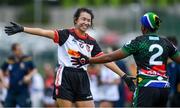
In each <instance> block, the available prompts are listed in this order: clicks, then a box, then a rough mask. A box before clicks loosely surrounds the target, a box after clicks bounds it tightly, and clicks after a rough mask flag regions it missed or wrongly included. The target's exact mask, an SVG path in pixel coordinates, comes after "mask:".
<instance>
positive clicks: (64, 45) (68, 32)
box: [5, 8, 133, 107]
mask: <svg viewBox="0 0 180 108" xmlns="http://www.w3.org/2000/svg"><path fill="white" fill-rule="evenodd" d="M73 18H74V28H71V29H62V30H45V29H41V28H29V27H23V26H21V25H18V24H16V23H13V22H11V24H12V26H7V27H5V32H6V33H7V34H8V35H13V34H15V33H18V32H26V33H30V34H35V35H34V36H36V35H38V36H42V37H46V38H50V39H52V40H54V43H56V44H57V45H58V63H59V68H58V70H57V72H56V79H55V84H54V94H53V97H54V99H56V101H57V103H58V105H59V107H72V103H73V102H75V104H76V106H78V107H94V102H93V97H92V94H91V91H90V83H89V78H88V74H87V72H86V71H87V66H82V67H81V68H78V67H76V66H74V65H72V63H71V57H75V56H79V54H78V53H79V52H81V53H83V54H84V55H86V56H88V57H95V56H99V55H102V54H103V52H102V51H101V48H100V47H99V45H98V44H97V42H96V40H95V39H93V38H92V37H90V36H89V35H88V34H86V30H87V29H89V28H90V27H92V25H93V19H94V15H93V13H92V11H91V10H90V9H87V8H79V9H77V10H76V12H75V14H74V17H73ZM105 66H106V67H108V68H110V69H111V70H113V71H114V72H115V73H117V74H118V75H120V76H125V73H124V72H122V71H121V70H120V69H119V68H118V67H117V66H116V65H115V63H113V62H112V63H108V64H105ZM126 78H127V77H126ZM131 84H132V85H133V82H132V81H131Z"/></svg>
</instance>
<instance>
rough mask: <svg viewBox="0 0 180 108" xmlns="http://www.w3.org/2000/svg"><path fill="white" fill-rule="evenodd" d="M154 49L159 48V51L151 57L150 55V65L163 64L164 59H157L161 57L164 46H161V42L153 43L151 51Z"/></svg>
mask: <svg viewBox="0 0 180 108" xmlns="http://www.w3.org/2000/svg"><path fill="white" fill-rule="evenodd" d="M154 49H158V52H157V53H155V54H153V55H152V56H151V57H150V60H149V64H150V65H162V64H163V62H162V61H157V60H156V61H155V59H156V58H158V57H160V56H161V55H162V53H163V48H162V46H160V45H159V44H152V45H151V46H150V47H149V52H152V51H153V50H154Z"/></svg>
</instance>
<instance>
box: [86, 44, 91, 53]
mask: <svg viewBox="0 0 180 108" xmlns="http://www.w3.org/2000/svg"><path fill="white" fill-rule="evenodd" d="M86 50H87V51H88V52H90V46H89V45H88V44H87V45H86Z"/></svg>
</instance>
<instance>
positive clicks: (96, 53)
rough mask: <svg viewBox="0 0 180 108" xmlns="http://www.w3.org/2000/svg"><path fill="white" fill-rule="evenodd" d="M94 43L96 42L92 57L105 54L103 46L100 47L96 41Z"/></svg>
mask: <svg viewBox="0 0 180 108" xmlns="http://www.w3.org/2000/svg"><path fill="white" fill-rule="evenodd" d="M93 44H94V47H93V50H92V52H91V57H95V56H98V55H101V54H103V52H102V50H101V48H100V47H99V45H98V44H97V42H96V41H94V42H93Z"/></svg>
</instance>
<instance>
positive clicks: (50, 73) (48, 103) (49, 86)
mask: <svg viewBox="0 0 180 108" xmlns="http://www.w3.org/2000/svg"><path fill="white" fill-rule="evenodd" d="M44 73H45V78H44V86H45V88H44V98H43V104H44V107H55V106H56V104H55V101H54V100H53V97H52V96H53V95H52V94H53V87H54V86H53V84H54V69H53V67H52V66H51V65H50V64H49V63H46V64H44Z"/></svg>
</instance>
